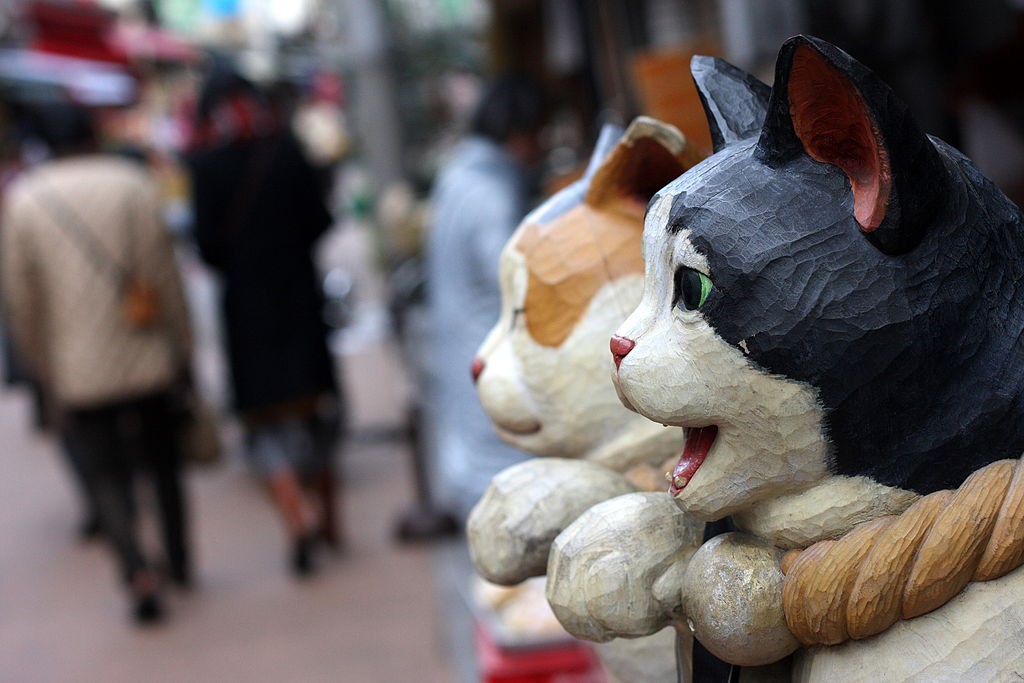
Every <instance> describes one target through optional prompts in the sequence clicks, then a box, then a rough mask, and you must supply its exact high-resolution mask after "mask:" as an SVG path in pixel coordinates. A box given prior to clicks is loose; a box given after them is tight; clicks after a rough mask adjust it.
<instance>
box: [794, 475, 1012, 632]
mask: <svg viewBox="0 0 1024 683" xmlns="http://www.w3.org/2000/svg"><path fill="white" fill-rule="evenodd" d="M1022 563H1024V459H1022V460H1000V461H998V462H994V463H991V464H989V465H987V466H986V467H984V468H982V469H980V470H978V471H977V472H975V473H973V474H972V475H971V476H970V477H968V478H967V480H966V481H964V483H963V484H962V485H961V486H960V488H959V489H957V490H956V491H937V492H935V493H932V494H930V495H927V496H924V497H923V498H920V499H919V500H917V502H915V503H914V504H913V505H911V506H910V507H909V508H907V510H906V511H905V512H903V514H901V515H892V516H889V517H882V518H879V519H876V520H873V521H870V522H866V523H864V524H861V525H859V526H857V527H855V528H854V529H853V530H852V531H850V532H849V533H848V534H846V535H845V536H844V537H842V538H841V539H839V540H836V541H821V542H819V543H815V544H814V545H812V546H811V547H809V548H807V549H806V550H804V551H802V552H799V554H796V553H795V552H794V553H790V554H788V555H787V556H786V557H785V558H784V560H783V571H785V572H786V578H785V581H784V583H783V589H782V600H783V609H784V610H785V612H786V622H787V624H788V625H789V629H790V630H791V631H792V632H793V635H795V636H796V637H797V639H798V640H799V641H800V642H802V643H803V644H804V645H836V644H838V643H842V642H844V641H846V640H848V639H851V638H853V639H860V638H867V637H869V636H873V635H875V634H878V633H881V632H882V631H885V630H886V629H887V628H889V627H890V626H892V625H893V624H895V623H896V622H897V621H899V620H900V619H910V618H913V617H916V616H920V615H922V614H925V613H927V612H930V611H932V610H933V609H936V608H937V607H941V606H942V605H944V604H945V603H946V602H947V601H949V600H950V599H951V598H953V597H954V596H955V595H957V594H958V593H959V592H960V591H961V590H963V589H964V587H965V586H966V585H967V584H968V583H969V582H971V581H988V580H990V579H995V578H998V577H1000V576H1003V575H1005V574H1007V573H1009V572H1010V571H1012V570H1014V569H1016V568H1017V567H1019V566H1020V565H1021V564H1022Z"/></svg>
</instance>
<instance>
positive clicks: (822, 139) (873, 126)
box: [757, 36, 948, 254]
mask: <svg viewBox="0 0 1024 683" xmlns="http://www.w3.org/2000/svg"><path fill="white" fill-rule="evenodd" d="M798 154H807V155H808V156H810V157H811V158H812V159H815V160H816V161H821V162H824V163H828V164H833V165H835V166H837V167H839V168H840V169H841V170H842V171H843V172H844V173H845V174H846V176H847V178H848V179H849V181H850V186H851V188H852V190H853V214H854V217H855V218H856V219H857V223H858V224H859V225H860V228H861V230H862V231H863V232H864V234H865V235H867V237H868V239H870V240H871V242H872V243H873V244H874V245H875V246H876V247H878V248H879V249H880V250H882V251H883V252H885V253H888V254H900V253H904V252H907V251H909V250H911V249H913V248H914V247H915V246H916V245H917V243H918V242H920V241H921V237H922V236H923V235H924V233H925V231H926V230H927V228H928V226H929V224H930V223H931V222H932V219H933V218H934V216H935V213H936V211H937V210H938V208H939V205H940V202H941V201H942V196H943V192H944V188H945V187H946V185H947V183H948V174H947V172H946V170H945V167H944V166H943V164H942V160H941V159H940V157H939V154H938V152H937V150H936V149H935V145H934V144H933V143H932V142H931V140H929V139H928V137H927V136H926V135H925V134H924V133H923V132H922V131H921V129H920V128H918V126H917V123H916V122H915V121H914V120H913V117H912V116H911V115H910V112H909V111H908V110H907V107H906V105H904V104H903V103H902V102H901V101H900V100H899V99H898V98H897V97H896V95H895V94H894V93H893V92H892V90H891V89H890V88H889V86H888V85H886V84H885V83H883V82H882V81H881V79H879V78H878V77H877V76H875V74H874V73H873V72H872V71H871V70H870V69H868V68H867V67H866V66H864V65H863V64H861V63H860V62H858V61H857V60H855V59H854V58H853V57H851V56H850V55H848V54H846V53H845V52H843V51H842V50H840V49H839V48H837V47H836V46H834V45H832V44H830V43H827V42H825V41H823V40H820V39H818V38H812V37H809V36H796V37H795V38H790V39H789V40H787V41H786V42H785V43H784V44H783V46H782V50H781V51H780V52H779V58H778V61H777V62H776V64H775V87H774V88H773V90H772V97H771V101H770V103H769V105H768V115H767V117H766V118H765V123H764V128H763V130H762V131H761V137H760V138H759V140H758V148H757V155H758V157H759V158H760V159H761V160H762V161H763V162H764V163H766V164H767V165H769V166H772V167H775V168H778V167H780V166H782V165H784V164H785V163H786V162H787V161H789V160H790V159H792V158H794V157H795V156H796V155H798Z"/></svg>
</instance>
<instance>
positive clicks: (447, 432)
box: [427, 76, 546, 520]
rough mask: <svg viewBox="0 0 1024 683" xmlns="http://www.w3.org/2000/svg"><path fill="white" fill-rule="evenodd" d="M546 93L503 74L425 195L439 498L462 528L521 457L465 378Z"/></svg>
mask: <svg viewBox="0 0 1024 683" xmlns="http://www.w3.org/2000/svg"><path fill="white" fill-rule="evenodd" d="M545 105H546V103H545V97H544V92H543V90H542V89H541V88H540V87H539V86H538V85H536V84H535V83H533V82H531V81H529V80H527V79H525V78H522V77H519V76H508V77H505V78H503V79H500V80H498V81H496V82H494V83H493V84H492V85H490V86H489V87H488V88H487V89H486V90H485V92H484V94H483V97H482V98H481V100H480V103H479V105H478V108H477V110H476V113H475V114H474V115H473V119H472V122H471V132H470V135H469V136H468V137H467V138H466V139H465V140H464V141H463V142H462V143H461V144H460V145H459V146H458V147H457V148H456V150H455V152H454V154H453V155H452V158H451V160H450V161H449V162H448V164H447V165H446V166H445V167H444V168H443V169H442V171H441V172H440V175H439V177H438V180H437V182H436V184H435V186H434V189H433V192H432V194H431V201H432V203H433V218H432V220H431V224H430V226H429V229H428V233H427V240H428V242H427V292H428V296H429V307H430V308H429V310H430V315H431V325H432V339H431V348H432V353H431V361H432V363H433V368H432V370H433V376H434V386H433V387H432V388H431V391H432V392H433V400H431V401H429V404H430V405H431V406H432V408H433V410H434V411H435V415H434V419H435V420H436V428H435V429H436V432H435V433H436V440H437V445H436V451H435V452H436V453H437V458H438V472H439V478H440V483H441V489H442V493H443V495H444V496H445V497H447V498H448V499H450V501H451V502H452V504H454V506H455V508H456V513H457V514H458V515H459V516H461V518H462V519H463V520H465V518H466V516H467V515H468V514H469V511H470V509H472V507H473V505H474V504H475V503H476V501H477V500H478V499H479V498H480V496H481V495H483V492H484V490H485V489H486V488H487V484H488V483H489V482H490V480H491V477H493V476H494V475H495V474H497V473H498V472H500V471H501V470H503V469H504V468H506V467H508V466H509V465H512V464H515V463H516V462H519V461H520V460H522V459H524V458H525V457H526V455H525V454H524V453H523V452H521V451H519V450H517V449H514V448H511V447H509V446H506V445H505V444H504V443H502V442H501V441H500V440H499V439H498V437H497V435H496V434H495V433H494V427H493V426H492V424H491V421H490V420H489V419H488V418H487V416H486V415H485V414H484V412H483V408H481V406H480V403H479V401H478V400H477V398H476V392H475V390H474V388H473V381H474V380H475V378H476V375H477V374H479V369H478V368H475V367H474V368H473V369H472V373H471V371H470V364H471V363H472V362H473V357H474V356H475V354H476V350H477V348H478V347H479V346H480V344H481V343H482V342H483V340H484V337H485V336H486V335H487V333H488V332H489V331H490V328H491V327H492V326H493V325H494V321H495V320H496V319H497V317H498V312H499V310H500V307H501V296H500V291H499V287H498V257H499V255H500V254H501V250H502V248H503V247H504V246H505V242H506V241H507V240H508V238H509V236H510V235H511V234H512V231H513V230H514V229H515V227H516V225H518V223H519V221H520V220H521V219H522V218H523V217H524V216H525V215H526V211H527V209H528V208H529V202H530V199H531V189H532V188H531V183H530V179H531V177H532V176H533V174H534V172H535V171H536V166H537V164H538V163H539V162H540V161H541V159H542V157H543V155H542V148H541V144H540V139H539V134H540V130H541V128H542V126H543V124H544V122H545V115H546V106H545Z"/></svg>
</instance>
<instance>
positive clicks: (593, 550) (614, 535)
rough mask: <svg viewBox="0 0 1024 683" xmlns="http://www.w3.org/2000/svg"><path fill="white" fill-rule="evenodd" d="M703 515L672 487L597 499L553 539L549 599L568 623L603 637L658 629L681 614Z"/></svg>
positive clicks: (590, 636) (588, 635) (583, 634)
mask: <svg viewBox="0 0 1024 683" xmlns="http://www.w3.org/2000/svg"><path fill="white" fill-rule="evenodd" d="M703 531H704V523H703V522H699V521H697V520H695V519H693V518H692V517H689V516H688V515H686V514H685V513H683V512H682V511H680V510H679V509H678V508H677V507H676V506H675V504H674V503H673V502H672V499H671V498H670V497H669V496H668V495H667V494H665V493H631V494H628V495H624V496H619V497H617V498H613V499H612V500H608V501H605V502H604V503H601V504H600V505H596V506H594V507H592V508H590V509H589V510H587V511H586V512H585V513H583V514H582V515H580V517H579V519H577V520H576V521H575V522H573V523H572V524H571V525H569V527H568V528H566V530H565V531H563V532H562V533H561V534H560V535H559V536H558V538H556V539H555V542H554V543H553V544H552V546H551V557H550V560H549V562H548V586H547V594H548V602H549V603H550V604H551V608H552V609H553V610H554V612H555V616H557V617H558V620H559V621H560V622H561V623H562V626H563V627H565V629H566V630H567V631H569V632H570V633H572V634H573V635H575V636H578V637H580V638H585V639H587V640H593V641H598V642H604V641H607V640H610V639H612V638H618V637H626V638H635V637H637V636H643V635H648V634H650V633H654V632H655V631H658V630H660V629H662V628H664V627H665V626H667V625H669V624H670V623H672V622H675V621H678V620H679V619H680V617H681V592H680V590H679V587H680V585H681V581H682V574H683V572H684V571H685V569H686V566H687V563H688V561H689V559H690V556H691V555H692V554H693V552H694V551H695V550H696V548H697V546H698V545H699V544H700V542H701V538H702V536H703Z"/></svg>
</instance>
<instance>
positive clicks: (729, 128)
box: [690, 55, 771, 152]
mask: <svg viewBox="0 0 1024 683" xmlns="http://www.w3.org/2000/svg"><path fill="white" fill-rule="evenodd" d="M690 73H691V74H693V82H694V83H695V84H696V86H697V94H698V95H700V101H701V104H703V105H704V113H705V114H707V117H708V127H709V128H710V129H711V143H712V145H713V146H714V151H716V152H717V151H719V150H721V149H722V148H723V147H725V146H726V145H729V144H731V143H733V142H738V141H739V140H745V139H747V138H749V137H752V136H754V135H755V134H757V132H758V131H759V130H761V125H762V124H763V123H764V116H765V112H767V111H768V98H769V96H770V95H771V88H769V87H768V86H767V85H765V84H764V83H762V82H761V81H759V80H757V79H756V78H754V77H753V76H751V75H750V74H748V73H747V72H746V71H743V70H742V69H738V68H736V67H735V66H733V65H732V64H730V63H729V62H727V61H725V60H724V59H719V58H718V57H705V56H703V55H696V56H694V57H693V59H691V60H690Z"/></svg>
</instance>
